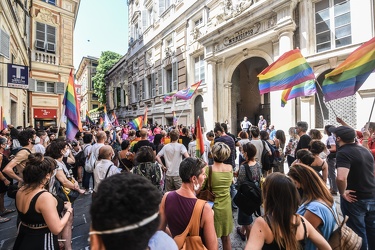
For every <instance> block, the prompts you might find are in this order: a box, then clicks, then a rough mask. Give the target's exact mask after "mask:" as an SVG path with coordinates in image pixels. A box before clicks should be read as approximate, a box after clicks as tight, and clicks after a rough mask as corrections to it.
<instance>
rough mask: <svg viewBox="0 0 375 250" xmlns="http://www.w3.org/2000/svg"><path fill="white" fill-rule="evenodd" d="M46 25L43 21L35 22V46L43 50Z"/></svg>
mask: <svg viewBox="0 0 375 250" xmlns="http://www.w3.org/2000/svg"><path fill="white" fill-rule="evenodd" d="M45 30H46V25H45V24H43V23H38V22H37V23H36V42H35V48H37V49H43V50H44V46H45V45H44V44H45V43H44V42H45V37H46V32H45Z"/></svg>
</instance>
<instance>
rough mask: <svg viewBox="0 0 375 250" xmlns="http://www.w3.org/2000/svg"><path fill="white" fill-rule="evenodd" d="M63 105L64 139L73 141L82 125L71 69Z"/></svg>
mask: <svg viewBox="0 0 375 250" xmlns="http://www.w3.org/2000/svg"><path fill="white" fill-rule="evenodd" d="M63 105H65V116H66V118H67V121H66V138H67V139H69V140H73V139H74V137H75V135H76V133H77V132H78V131H82V123H81V117H80V112H79V105H78V100H77V93H76V88H75V86H74V77H73V69H71V70H70V74H69V80H68V85H67V86H66V91H65V95H64V100H63Z"/></svg>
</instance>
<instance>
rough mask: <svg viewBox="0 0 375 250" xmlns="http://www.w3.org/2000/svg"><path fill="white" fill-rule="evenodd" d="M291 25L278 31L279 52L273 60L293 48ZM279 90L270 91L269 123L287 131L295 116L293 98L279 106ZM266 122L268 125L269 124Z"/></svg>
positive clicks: (280, 92)
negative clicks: (283, 105)
mask: <svg viewBox="0 0 375 250" xmlns="http://www.w3.org/2000/svg"><path fill="white" fill-rule="evenodd" d="M293 31H294V26H293V27H287V28H284V29H283V30H280V31H279V41H278V45H279V46H278V51H279V54H278V55H277V56H275V61H276V60H277V59H278V58H279V57H280V56H281V55H282V54H284V53H285V52H287V51H290V50H292V49H293ZM282 92H283V91H282V90H280V91H273V92H271V93H270V99H271V121H270V124H273V125H275V128H276V129H282V130H284V132H287V131H288V129H289V127H291V126H294V125H295V122H296V116H295V113H296V111H295V99H292V100H289V101H288V103H287V104H286V105H285V107H281V94H282ZM270 124H268V125H270Z"/></svg>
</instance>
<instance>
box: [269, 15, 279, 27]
mask: <svg viewBox="0 0 375 250" xmlns="http://www.w3.org/2000/svg"><path fill="white" fill-rule="evenodd" d="M276 22H277V16H276V15H274V16H272V17H271V18H270V19H268V22H267V24H268V28H271V27H273V26H275V25H276Z"/></svg>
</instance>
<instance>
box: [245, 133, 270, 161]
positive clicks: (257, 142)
mask: <svg viewBox="0 0 375 250" xmlns="http://www.w3.org/2000/svg"><path fill="white" fill-rule="evenodd" d="M250 142H251V143H252V144H254V146H255V147H256V148H257V153H256V155H255V161H256V162H258V163H260V164H261V165H262V162H261V160H262V152H263V143H262V140H260V139H259V140H251V141H250ZM264 145H265V146H266V149H267V151H268V152H271V149H270V147H268V144H267V143H266V142H264Z"/></svg>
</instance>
